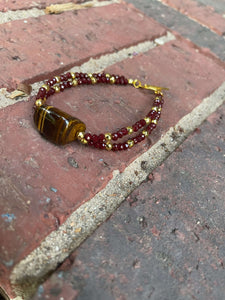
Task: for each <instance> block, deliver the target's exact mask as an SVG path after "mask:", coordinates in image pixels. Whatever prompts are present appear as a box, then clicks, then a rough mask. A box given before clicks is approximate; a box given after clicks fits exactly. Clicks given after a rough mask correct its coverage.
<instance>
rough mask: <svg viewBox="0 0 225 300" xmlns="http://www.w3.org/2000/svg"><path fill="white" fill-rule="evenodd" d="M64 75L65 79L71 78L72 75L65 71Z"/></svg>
mask: <svg viewBox="0 0 225 300" xmlns="http://www.w3.org/2000/svg"><path fill="white" fill-rule="evenodd" d="M65 77H66V79H67V80H68V79H71V78H72V75H71V73H70V72H67V73H66V74H65Z"/></svg>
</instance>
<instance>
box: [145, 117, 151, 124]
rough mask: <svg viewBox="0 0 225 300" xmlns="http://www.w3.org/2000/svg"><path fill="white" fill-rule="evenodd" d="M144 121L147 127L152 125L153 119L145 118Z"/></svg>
mask: <svg viewBox="0 0 225 300" xmlns="http://www.w3.org/2000/svg"><path fill="white" fill-rule="evenodd" d="M144 120H145V122H146V124H147V125H148V124H150V123H151V119H150V118H149V117H145V118H144Z"/></svg>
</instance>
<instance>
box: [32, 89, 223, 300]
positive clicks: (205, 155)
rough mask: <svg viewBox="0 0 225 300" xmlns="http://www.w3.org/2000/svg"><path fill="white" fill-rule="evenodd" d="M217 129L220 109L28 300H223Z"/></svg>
mask: <svg viewBox="0 0 225 300" xmlns="http://www.w3.org/2000/svg"><path fill="white" fill-rule="evenodd" d="M220 92H222V90H221V91H220ZM221 95H222V94H221ZM223 97H224V96H223ZM218 98H220V97H219V94H214V95H213V96H212V98H211V100H214V101H215V100H216V99H218ZM206 101H210V100H209V99H207V100H206ZM215 102H216V101H215ZM200 107H201V105H200ZM200 107H199V108H200ZM201 108H203V107H201ZM203 111H204V112H205V110H204V109H203ZM193 119H194V118H193ZM187 124H188V123H187V122H186V125H187ZM182 125H183V124H182ZM196 125H197V124H196ZM224 126H225V104H223V106H222V107H220V108H219V109H218V110H217V111H216V113H214V114H213V115H211V116H210V117H209V118H208V119H207V121H205V122H204V123H203V125H202V126H201V127H199V128H198V129H197V130H196V131H195V133H194V134H192V135H191V136H190V137H189V138H188V139H187V140H186V141H185V142H184V143H183V144H182V145H181V146H180V147H179V148H177V151H175V152H173V154H172V155H171V156H170V158H169V159H167V160H166V161H165V162H164V163H163V164H162V165H161V166H160V167H159V168H158V169H156V170H154V171H153V172H152V173H151V175H150V176H149V177H148V178H147V179H146V180H145V181H144V182H143V183H142V184H141V185H140V186H139V188H137V189H136V190H135V191H134V192H133V193H131V194H130V196H129V197H127V198H126V201H125V202H123V203H122V205H121V206H120V208H119V209H118V210H117V211H115V212H114V213H113V215H112V216H111V217H110V218H109V219H108V220H107V221H106V222H105V223H104V224H103V225H102V226H101V227H100V228H98V229H97V230H96V232H95V233H94V234H92V236H91V237H90V238H88V239H87V240H86V241H85V242H84V243H83V244H82V245H81V246H80V247H79V248H78V249H77V250H76V251H75V252H74V253H73V254H72V255H71V256H70V258H69V259H68V260H67V261H66V262H65V263H64V264H63V265H62V266H61V267H60V268H59V269H58V271H57V272H55V273H54V274H53V275H52V276H51V277H50V279H49V280H48V281H47V282H46V283H44V284H43V285H40V287H39V289H38V291H37V293H36V295H35V297H34V298H33V299H32V300H39V299H41V300H47V299H51V300H55V299H57V300H58V299H68V300H75V299H76V300H89V299H91V300H105V299H107V300H114V299H123V300H128V299H129V300H136V299H142V300H147V299H154V300H168V299H170V300H175V299H179V300H191V299H198V300H205V299H207V300H222V299H224V295H225V277H224V262H225V247H224V238H225V233H224V180H225V169H224V163H225V151H224V149H225V136H224ZM169 143H170V144H172V143H173V142H172V141H169Z"/></svg>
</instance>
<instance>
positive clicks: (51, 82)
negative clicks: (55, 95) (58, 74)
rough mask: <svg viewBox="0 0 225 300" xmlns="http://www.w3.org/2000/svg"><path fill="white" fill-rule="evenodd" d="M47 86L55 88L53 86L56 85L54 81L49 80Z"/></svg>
mask: <svg viewBox="0 0 225 300" xmlns="http://www.w3.org/2000/svg"><path fill="white" fill-rule="evenodd" d="M46 84H47V85H49V86H53V85H54V81H53V79H49V80H48V81H47V82H46Z"/></svg>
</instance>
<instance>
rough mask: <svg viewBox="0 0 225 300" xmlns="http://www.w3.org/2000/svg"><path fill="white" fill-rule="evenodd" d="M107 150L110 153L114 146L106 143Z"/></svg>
mask: <svg viewBox="0 0 225 300" xmlns="http://www.w3.org/2000/svg"><path fill="white" fill-rule="evenodd" d="M105 149H106V150H108V151H110V150H112V144H111V143H106V145H105Z"/></svg>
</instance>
